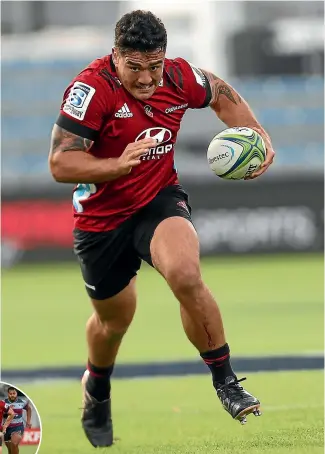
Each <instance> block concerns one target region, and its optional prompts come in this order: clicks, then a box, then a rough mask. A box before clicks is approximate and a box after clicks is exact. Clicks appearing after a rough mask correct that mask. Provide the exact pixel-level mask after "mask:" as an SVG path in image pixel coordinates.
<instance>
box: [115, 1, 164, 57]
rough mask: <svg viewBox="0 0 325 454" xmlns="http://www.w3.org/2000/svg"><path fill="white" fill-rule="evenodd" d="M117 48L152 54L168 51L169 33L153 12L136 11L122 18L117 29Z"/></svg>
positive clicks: (122, 50) (123, 50)
mask: <svg viewBox="0 0 325 454" xmlns="http://www.w3.org/2000/svg"><path fill="white" fill-rule="evenodd" d="M115 47H117V48H118V49H119V50H120V51H121V52H122V53H123V52H125V51H127V50H133V51H139V52H151V51H155V50H158V49H161V50H162V51H166V48H167V31H166V28H165V26H164V24H163V23H162V21H161V20H160V19H159V18H158V17H156V16H155V15H154V14H153V13H152V12H151V11H142V10H136V11H132V12H131V13H127V14H125V15H124V16H122V17H121V19H120V20H119V21H118V22H117V24H116V27H115Z"/></svg>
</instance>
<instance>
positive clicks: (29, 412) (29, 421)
mask: <svg viewBox="0 0 325 454" xmlns="http://www.w3.org/2000/svg"><path fill="white" fill-rule="evenodd" d="M25 410H26V413H27V418H26V423H27V425H28V426H30V425H31V419H32V409H31V406H30V405H29V404H27V406H26V408H25Z"/></svg>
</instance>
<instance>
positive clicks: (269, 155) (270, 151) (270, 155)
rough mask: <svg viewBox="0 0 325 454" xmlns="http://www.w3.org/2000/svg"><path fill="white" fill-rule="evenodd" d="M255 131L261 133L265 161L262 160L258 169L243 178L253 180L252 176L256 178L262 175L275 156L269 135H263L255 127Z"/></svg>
mask: <svg viewBox="0 0 325 454" xmlns="http://www.w3.org/2000/svg"><path fill="white" fill-rule="evenodd" d="M256 131H257V132H258V133H259V134H261V136H262V137H263V140H264V143H265V147H266V157H265V161H264V162H263V164H261V166H260V168H259V169H258V170H256V171H255V172H253V173H252V174H251V175H249V176H247V177H245V180H253V179H254V178H257V177H259V176H260V175H262V174H263V173H264V172H266V171H267V169H268V168H269V167H270V165H271V164H272V162H273V160H274V156H275V151H274V150H273V147H272V144H271V140H270V139H269V137H268V136H267V135H266V136H265V135H264V134H262V133H261V131H259V130H257V129H256Z"/></svg>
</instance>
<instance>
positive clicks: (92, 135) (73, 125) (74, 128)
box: [56, 114, 99, 142]
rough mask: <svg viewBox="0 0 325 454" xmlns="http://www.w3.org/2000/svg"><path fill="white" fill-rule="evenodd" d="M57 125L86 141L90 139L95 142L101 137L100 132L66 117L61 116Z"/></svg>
mask: <svg viewBox="0 0 325 454" xmlns="http://www.w3.org/2000/svg"><path fill="white" fill-rule="evenodd" d="M56 124H57V125H58V126H60V127H61V128H63V129H66V130H67V131H69V132H72V134H76V135H77V136H80V137H83V138H84V139H89V140H92V141H94V142H95V140H96V139H98V137H99V131H96V130H95V129H92V128H89V127H88V126H84V125H81V124H80V123H77V122H76V121H74V120H72V118H68V117H66V116H65V115H62V114H60V115H59V118H58V119H57V120H56Z"/></svg>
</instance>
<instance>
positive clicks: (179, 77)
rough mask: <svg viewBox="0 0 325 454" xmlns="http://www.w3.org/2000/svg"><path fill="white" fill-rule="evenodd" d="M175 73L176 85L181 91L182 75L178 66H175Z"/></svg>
mask: <svg viewBox="0 0 325 454" xmlns="http://www.w3.org/2000/svg"><path fill="white" fill-rule="evenodd" d="M176 72H177V75H178V85H179V87H180V88H181V89H182V90H183V85H184V84H183V74H182V71H181V70H180V68H179V67H178V66H176Z"/></svg>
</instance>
